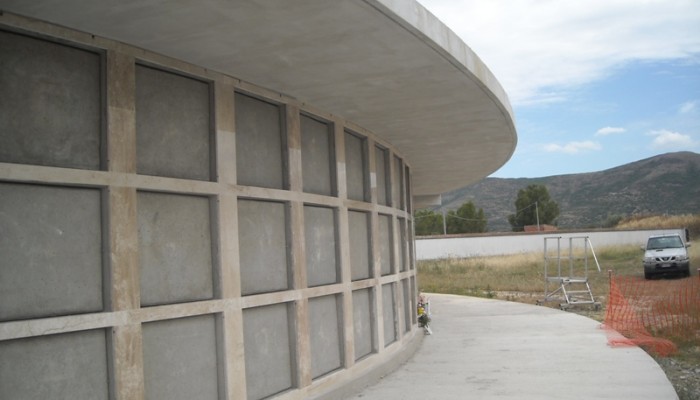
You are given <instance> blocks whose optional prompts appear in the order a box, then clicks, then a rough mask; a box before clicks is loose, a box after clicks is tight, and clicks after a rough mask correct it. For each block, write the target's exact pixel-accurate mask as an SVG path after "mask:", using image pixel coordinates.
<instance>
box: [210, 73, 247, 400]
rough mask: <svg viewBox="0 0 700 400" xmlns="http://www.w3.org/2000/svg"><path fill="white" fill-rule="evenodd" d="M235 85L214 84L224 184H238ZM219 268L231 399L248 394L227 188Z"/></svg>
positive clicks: (224, 365)
mask: <svg viewBox="0 0 700 400" xmlns="http://www.w3.org/2000/svg"><path fill="white" fill-rule="evenodd" d="M234 103H235V101H234V86H233V85H231V84H227V83H223V82H216V84H215V86H214V121H215V125H214V130H215V135H216V163H217V165H216V175H215V176H216V179H217V181H218V182H219V183H220V184H224V185H225V186H228V185H235V184H236V176H237V175H236V119H235V104H234ZM218 214H219V223H218V237H219V240H218V244H219V246H218V247H219V272H218V279H217V280H218V296H220V297H221V298H222V299H224V300H232V301H231V302H225V304H227V307H225V309H224V311H223V313H222V316H221V319H220V321H221V328H220V331H219V338H218V341H219V344H220V346H221V348H222V351H223V355H220V357H219V360H220V361H219V368H220V370H223V371H221V372H220V374H219V375H220V376H222V377H223V379H222V380H223V382H222V383H221V384H220V386H222V387H223V391H222V392H223V393H225V397H226V398H227V399H231V400H244V399H246V398H247V392H246V376H245V350H244V342H243V312H242V310H241V308H240V303H239V302H237V301H233V300H234V299H239V298H240V296H241V281H240V276H241V274H240V261H239V257H238V254H239V248H238V200H237V198H236V196H235V194H233V193H231V192H229V191H224V192H223V193H222V194H220V195H219V197H218Z"/></svg>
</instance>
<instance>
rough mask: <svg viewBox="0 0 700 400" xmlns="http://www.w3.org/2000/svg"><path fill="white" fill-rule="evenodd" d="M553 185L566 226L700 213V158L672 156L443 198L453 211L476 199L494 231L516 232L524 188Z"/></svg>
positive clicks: (492, 182)
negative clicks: (512, 219) (512, 218)
mask: <svg viewBox="0 0 700 400" xmlns="http://www.w3.org/2000/svg"><path fill="white" fill-rule="evenodd" d="M531 184H543V185H545V186H547V189H548V190H549V194H550V196H551V198H552V199H553V200H554V201H556V202H557V203H559V209H560V210H561V213H560V215H559V219H558V225H559V227H560V228H571V229H574V228H587V227H600V226H602V225H603V224H604V223H605V221H606V220H607V219H608V218H609V217H614V216H629V215H635V214H660V213H668V214H686V213H700V154H697V153H692V152H678V153H668V154H663V155H659V156H655V157H651V158H647V159H644V160H641V161H636V162H633V163H630V164H625V165H622V166H619V167H615V168H611V169H608V170H604V171H599V172H591V173H585V174H570V175H556V176H549V177H543V178H518V179H503V178H486V179H484V180H482V181H480V182H478V183H475V184H473V185H470V186H467V187H464V188H461V189H457V190H454V191H452V192H449V193H446V194H444V195H443V204H445V205H446V208H447V209H448V210H451V209H456V208H458V207H459V206H460V205H461V204H463V203H465V202H467V201H472V202H473V203H474V205H475V206H476V207H477V208H483V209H484V213H485V214H486V217H487V218H488V222H489V224H488V230H489V231H492V232H493V231H510V230H511V228H510V225H509V224H508V220H507V218H508V215H510V214H512V213H513V212H514V211H515V210H514V203H515V198H516V197H517V195H518V190H520V189H523V188H525V187H526V186H528V185H531Z"/></svg>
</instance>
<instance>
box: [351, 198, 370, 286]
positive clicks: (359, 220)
mask: <svg viewBox="0 0 700 400" xmlns="http://www.w3.org/2000/svg"><path fill="white" fill-rule="evenodd" d="M348 225H349V230H350V269H351V279H352V280H353V281H356V280H359V279H367V278H370V277H371V276H372V273H371V271H372V264H371V262H370V260H371V257H370V245H369V239H370V235H369V226H370V225H369V214H368V213H365V212H360V211H348Z"/></svg>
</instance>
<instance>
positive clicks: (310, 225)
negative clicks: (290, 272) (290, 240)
mask: <svg viewBox="0 0 700 400" xmlns="http://www.w3.org/2000/svg"><path fill="white" fill-rule="evenodd" d="M337 237H338V235H337V233H336V223H335V211H334V210H333V209H331V208H325V207H313V206H305V207H304V238H305V241H306V269H307V271H306V276H307V278H306V279H307V285H308V286H309V287H313V286H319V285H328V284H331V283H336V282H338V281H339V277H340V273H339V271H338V262H337V248H338V247H337V245H336V241H337Z"/></svg>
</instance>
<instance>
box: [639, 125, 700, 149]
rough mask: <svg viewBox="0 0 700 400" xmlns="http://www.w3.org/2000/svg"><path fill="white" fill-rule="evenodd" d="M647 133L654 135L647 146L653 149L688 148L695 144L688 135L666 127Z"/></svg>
mask: <svg viewBox="0 0 700 400" xmlns="http://www.w3.org/2000/svg"><path fill="white" fill-rule="evenodd" d="M648 135H649V136H654V140H652V142H651V145H650V146H649V147H651V148H652V149H654V150H688V149H689V148H691V147H694V146H695V145H696V143H695V142H694V141H693V138H691V137H690V135H684V134H682V133H678V132H672V131H669V130H666V129H661V130H657V131H651V132H649V133H648Z"/></svg>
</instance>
